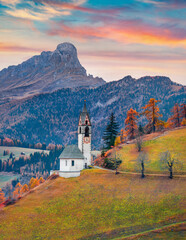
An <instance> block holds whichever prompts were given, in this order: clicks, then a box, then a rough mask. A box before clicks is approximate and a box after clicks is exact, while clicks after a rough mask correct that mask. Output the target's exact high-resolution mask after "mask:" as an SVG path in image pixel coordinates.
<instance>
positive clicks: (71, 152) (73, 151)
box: [59, 145, 84, 159]
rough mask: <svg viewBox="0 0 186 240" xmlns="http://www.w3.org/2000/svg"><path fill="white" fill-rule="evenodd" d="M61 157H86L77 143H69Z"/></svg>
mask: <svg viewBox="0 0 186 240" xmlns="http://www.w3.org/2000/svg"><path fill="white" fill-rule="evenodd" d="M59 158H64V159H69V158H70V159H71V158H72V159H73V158H74V159H84V156H83V154H82V152H81V151H80V150H79V148H78V146H76V145H68V146H66V148H65V149H64V150H63V152H62V153H61V155H60V156H59Z"/></svg>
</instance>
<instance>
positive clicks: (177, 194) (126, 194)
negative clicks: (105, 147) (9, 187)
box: [0, 169, 186, 240]
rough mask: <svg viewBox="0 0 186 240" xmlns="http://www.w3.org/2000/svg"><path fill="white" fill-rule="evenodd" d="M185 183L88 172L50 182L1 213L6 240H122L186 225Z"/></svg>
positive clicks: (93, 170)
mask: <svg viewBox="0 0 186 240" xmlns="http://www.w3.org/2000/svg"><path fill="white" fill-rule="evenodd" d="M185 183H186V180H184V178H175V179H172V180H170V179H168V178H167V177H155V176H149V177H146V178H145V179H141V178H140V177H139V176H137V175H134V176H133V175H125V174H118V175H115V174H114V173H113V172H109V171H106V170H100V169H99V170H98V169H91V170H84V171H83V172H82V174H81V176H80V177H78V178H71V179H64V178H57V179H55V180H48V181H46V182H45V183H43V184H42V185H40V186H39V187H38V188H36V189H35V191H34V192H32V193H30V194H28V195H27V196H25V197H24V198H22V199H20V200H19V201H18V202H17V203H16V204H15V205H12V206H8V207H5V208H3V209H2V210H1V211H0V223H1V224H0V236H1V239H27V240H29V239H68V240H71V239H86V240H88V239H117V238H121V239H122V238H123V237H127V236H130V235H131V234H136V233H140V232H144V231H150V230H153V229H155V228H161V227H164V226H166V225H170V224H172V223H179V222H183V221H184V219H185V216H186V212H185V205H184V201H185V200H186V193H185ZM174 234H175V236H178V233H177V232H176V231H175V233H174ZM147 239H148V238H147Z"/></svg>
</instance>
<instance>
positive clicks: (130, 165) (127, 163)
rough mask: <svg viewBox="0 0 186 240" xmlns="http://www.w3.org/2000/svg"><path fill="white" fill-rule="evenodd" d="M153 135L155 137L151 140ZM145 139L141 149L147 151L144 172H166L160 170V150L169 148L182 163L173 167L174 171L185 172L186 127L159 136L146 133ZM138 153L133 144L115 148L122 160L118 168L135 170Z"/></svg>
mask: <svg viewBox="0 0 186 240" xmlns="http://www.w3.org/2000/svg"><path fill="white" fill-rule="evenodd" d="M153 137H157V138H156V139H154V140H153V139H152V138H153ZM150 138H151V140H149V139H150ZM145 139H148V140H146V141H144V146H143V151H144V152H146V153H147V155H148V159H149V162H148V163H147V165H146V168H145V169H146V172H149V173H160V172H162V171H163V172H166V171H165V170H162V168H161V166H160V161H159V159H160V154H161V153H162V152H164V151H167V150H169V151H170V152H172V153H173V154H176V155H177V157H178V159H179V160H180V162H182V164H183V167H182V168H177V169H174V172H176V173H182V174H183V173H186V165H185V163H186V127H184V128H180V129H176V130H173V131H168V132H165V133H164V134H163V135H161V136H157V135H155V134H152V135H147V136H146V137H145ZM113 154H115V153H113ZM138 154H139V153H138V151H137V148H136V145H135V144H128V145H127V144H126V145H123V147H122V148H121V149H119V150H117V157H120V158H121V159H122V161H123V162H122V164H121V166H120V170H123V171H134V172H135V171H137V170H138V168H137V164H136V159H137V157H138Z"/></svg>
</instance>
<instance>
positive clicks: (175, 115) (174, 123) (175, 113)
mask: <svg viewBox="0 0 186 240" xmlns="http://www.w3.org/2000/svg"><path fill="white" fill-rule="evenodd" d="M171 112H172V116H171V117H170V118H169V119H168V123H169V127H173V128H175V127H180V125H181V116H180V107H179V105H178V104H177V103H176V104H175V105H174V107H173V108H172V109H171Z"/></svg>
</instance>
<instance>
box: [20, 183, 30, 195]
mask: <svg viewBox="0 0 186 240" xmlns="http://www.w3.org/2000/svg"><path fill="white" fill-rule="evenodd" d="M28 191H29V187H28V185H27V184H24V185H23V187H22V188H21V194H23V193H26V192H28Z"/></svg>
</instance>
